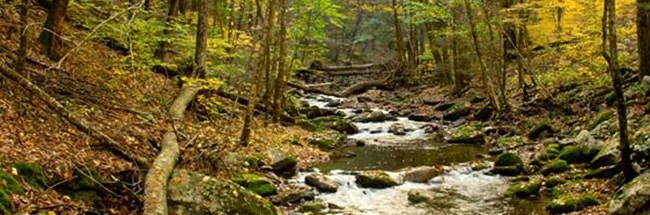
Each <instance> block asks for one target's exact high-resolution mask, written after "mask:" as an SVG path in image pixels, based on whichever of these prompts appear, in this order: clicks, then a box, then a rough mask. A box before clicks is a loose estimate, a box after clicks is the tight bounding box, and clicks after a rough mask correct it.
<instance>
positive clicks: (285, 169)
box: [267, 148, 298, 175]
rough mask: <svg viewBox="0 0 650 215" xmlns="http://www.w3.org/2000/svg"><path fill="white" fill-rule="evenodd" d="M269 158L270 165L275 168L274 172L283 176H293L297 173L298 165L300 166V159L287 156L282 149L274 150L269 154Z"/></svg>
mask: <svg viewBox="0 0 650 215" xmlns="http://www.w3.org/2000/svg"><path fill="white" fill-rule="evenodd" d="M267 155H268V156H269V160H271V162H270V163H269V164H270V165H271V167H272V168H273V172H275V173H277V174H283V175H292V174H293V173H295V169H296V165H298V158H296V156H294V155H291V154H287V153H285V152H283V151H281V150H280V149H276V148H272V149H270V150H269V151H268V152H267Z"/></svg>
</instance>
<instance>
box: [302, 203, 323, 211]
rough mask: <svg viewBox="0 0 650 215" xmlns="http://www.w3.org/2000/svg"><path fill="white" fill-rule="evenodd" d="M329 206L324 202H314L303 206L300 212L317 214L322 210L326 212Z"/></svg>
mask: <svg viewBox="0 0 650 215" xmlns="http://www.w3.org/2000/svg"><path fill="white" fill-rule="evenodd" d="M326 208H327V206H325V204H324V203H323V202H319V201H314V202H306V203H305V204H303V205H302V206H300V212H312V213H317V212H320V211H322V210H325V209H326Z"/></svg>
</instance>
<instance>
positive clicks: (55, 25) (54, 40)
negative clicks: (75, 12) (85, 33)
mask: <svg viewBox="0 0 650 215" xmlns="http://www.w3.org/2000/svg"><path fill="white" fill-rule="evenodd" d="M69 1H70V0H54V2H53V4H52V5H51V7H50V9H49V12H48V14H47V20H46V21H45V25H44V26H43V31H42V32H41V35H40V38H39V40H40V41H41V44H42V45H43V53H44V54H45V55H47V56H48V57H49V58H50V59H52V60H58V59H60V58H61V56H62V55H61V50H60V48H61V47H60V46H61V39H60V37H61V35H62V34H63V24H64V22H65V12H66V10H67V9H68V2H69Z"/></svg>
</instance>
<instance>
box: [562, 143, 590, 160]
mask: <svg viewBox="0 0 650 215" xmlns="http://www.w3.org/2000/svg"><path fill="white" fill-rule="evenodd" d="M558 158H560V159H562V160H565V161H567V162H569V163H581V162H584V161H586V156H585V155H584V153H583V150H582V149H580V148H579V147H577V146H567V147H564V148H563V149H562V152H560V155H559V156H558Z"/></svg>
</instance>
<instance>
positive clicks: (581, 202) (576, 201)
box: [546, 193, 600, 214]
mask: <svg viewBox="0 0 650 215" xmlns="http://www.w3.org/2000/svg"><path fill="white" fill-rule="evenodd" d="M598 204H600V203H599V201H598V198H596V197H595V196H593V195H591V194H585V195H575V194H568V193H567V194H561V195H559V196H557V197H556V198H555V199H553V201H551V202H550V203H549V204H548V205H547V206H546V210H547V211H548V212H549V213H551V214H561V213H570V212H574V211H579V210H582V209H583V208H585V207H589V206H592V205H598Z"/></svg>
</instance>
